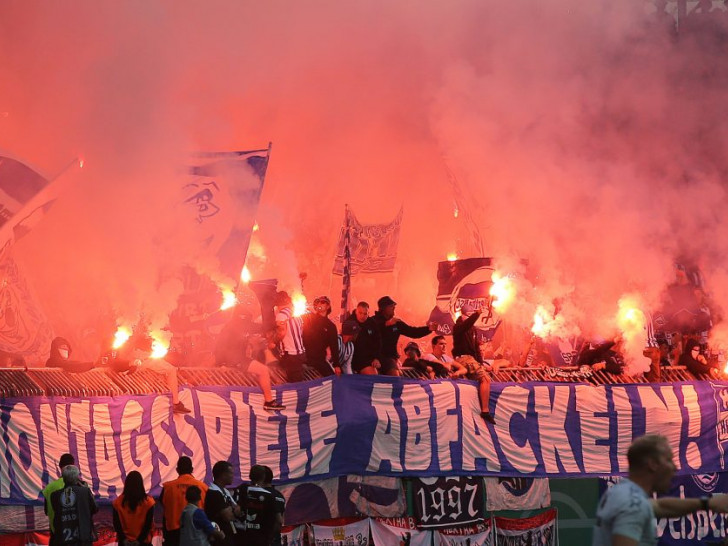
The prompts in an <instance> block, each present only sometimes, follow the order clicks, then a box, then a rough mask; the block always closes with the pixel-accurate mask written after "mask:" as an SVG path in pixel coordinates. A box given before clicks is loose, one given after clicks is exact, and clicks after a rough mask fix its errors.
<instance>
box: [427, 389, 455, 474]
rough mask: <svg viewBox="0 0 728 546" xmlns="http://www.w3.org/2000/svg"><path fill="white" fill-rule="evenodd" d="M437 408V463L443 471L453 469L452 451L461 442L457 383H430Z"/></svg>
mask: <svg viewBox="0 0 728 546" xmlns="http://www.w3.org/2000/svg"><path fill="white" fill-rule="evenodd" d="M430 388H431V389H432V395H433V405H434V408H435V411H434V413H435V425H436V429H435V432H436V435H435V438H436V440H437V461H438V463H439V468H440V469H441V470H446V469H449V468H451V467H452V460H451V458H450V449H451V447H452V446H453V445H456V444H457V443H458V442H459V438H458V435H459V432H458V413H459V412H458V408H457V407H456V406H455V389H456V386H455V383H452V382H451V381H442V382H440V383H430Z"/></svg>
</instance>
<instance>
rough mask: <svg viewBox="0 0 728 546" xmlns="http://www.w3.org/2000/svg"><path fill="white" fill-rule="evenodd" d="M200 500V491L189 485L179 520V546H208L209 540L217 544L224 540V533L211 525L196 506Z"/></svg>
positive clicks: (214, 525) (202, 511)
mask: <svg viewBox="0 0 728 546" xmlns="http://www.w3.org/2000/svg"><path fill="white" fill-rule="evenodd" d="M201 500H202V491H201V490H200V488H199V487H197V486H196V485H191V486H189V487H188V488H187V490H186V491H185V501H186V505H185V507H184V509H183V510H182V513H181V514H180V519H179V545H180V546H210V539H211V538H212V539H213V540H214V541H215V544H218V543H220V542H222V541H223V540H225V533H224V532H223V531H221V530H220V529H219V528H218V527H217V526H216V524H214V523H212V522H211V521H210V520H209V518H208V517H207V515H206V514H205V511H204V510H203V509H202V508H200V507H199V506H198V505H199V504H200V502H201Z"/></svg>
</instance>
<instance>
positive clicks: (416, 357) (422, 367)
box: [402, 341, 435, 379]
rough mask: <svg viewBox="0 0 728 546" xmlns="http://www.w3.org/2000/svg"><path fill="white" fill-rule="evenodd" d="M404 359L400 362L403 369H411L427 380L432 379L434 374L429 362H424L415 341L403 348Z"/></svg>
mask: <svg viewBox="0 0 728 546" xmlns="http://www.w3.org/2000/svg"><path fill="white" fill-rule="evenodd" d="M404 355H405V357H406V358H405V359H404V361H403V362H402V367H403V368H412V369H415V370H417V371H418V372H420V373H422V374H424V375H426V376H427V378H428V379H434V377H435V372H434V371H433V370H432V367H431V366H430V364H429V362H427V361H426V360H424V359H423V358H421V357H422V352H421V351H420V346H419V345H417V342H416V341H410V342H409V343H408V344H407V345H405V348H404Z"/></svg>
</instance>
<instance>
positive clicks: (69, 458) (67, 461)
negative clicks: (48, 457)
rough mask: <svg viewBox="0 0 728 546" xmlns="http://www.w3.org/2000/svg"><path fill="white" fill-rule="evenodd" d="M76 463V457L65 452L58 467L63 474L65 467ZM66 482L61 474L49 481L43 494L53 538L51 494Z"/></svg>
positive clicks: (44, 507)
mask: <svg viewBox="0 0 728 546" xmlns="http://www.w3.org/2000/svg"><path fill="white" fill-rule="evenodd" d="M74 464H76V459H74V457H73V455H71V454H70V453H64V454H63V455H61V458H60V459H59V460H58V469H59V470H60V472H61V474H63V469H64V468H66V467H67V466H69V465H74ZM63 486H64V482H63V476H62V475H61V476H60V477H59V478H58V479H57V480H54V481H52V482H51V483H49V484H48V485H47V486H46V487H45V489H43V491H42V494H43V498H44V499H45V503H44V504H43V510H44V511H45V513H46V515H47V516H48V524H49V526H50V530H51V538H53V519H54V518H53V515H54V514H53V506H52V505H51V495H52V494H53V493H54V492H56V491H59V490H61V489H63Z"/></svg>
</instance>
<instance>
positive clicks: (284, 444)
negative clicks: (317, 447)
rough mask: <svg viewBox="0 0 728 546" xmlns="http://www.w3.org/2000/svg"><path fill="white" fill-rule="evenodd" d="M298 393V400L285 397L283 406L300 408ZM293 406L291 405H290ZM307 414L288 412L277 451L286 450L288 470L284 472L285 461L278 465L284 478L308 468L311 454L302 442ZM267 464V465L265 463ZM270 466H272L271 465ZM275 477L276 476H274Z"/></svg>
mask: <svg viewBox="0 0 728 546" xmlns="http://www.w3.org/2000/svg"><path fill="white" fill-rule="evenodd" d="M298 394H299V393H298V392H297V391H296V395H297V396H296V399H294V400H292V401H291V400H286V398H285V397H284V400H283V403H284V404H283V405H284V406H286V407H287V408H292V409H295V408H297V407H298ZM289 404H291V405H289ZM305 415H306V414H305V413H304V412H299V411H295V412H288V411H286V418H285V420H284V421H283V424H284V429H283V437H282V438H280V440H279V442H278V444H279V445H277V446H276V447H275V449H279V448H280V449H281V453H282V450H283V449H284V448H285V453H286V461H285V462H286V467H287V470H286V471H285V472H284V471H283V461H280V462H279V463H278V465H279V466H280V467H281V476H282V477H288V478H290V477H292V476H291V474H294V475H296V474H298V473H299V472H303V471H304V470H305V468H306V463H307V462H308V461H309V458H308V457H309V454H308V453H307V451H306V449H305V448H306V447H307V446H304V445H303V441H302V440H301V432H300V427H301V421H302V417H303V416H305ZM264 464H265V463H264ZM269 466H270V465H269ZM274 475H275V474H274Z"/></svg>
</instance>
